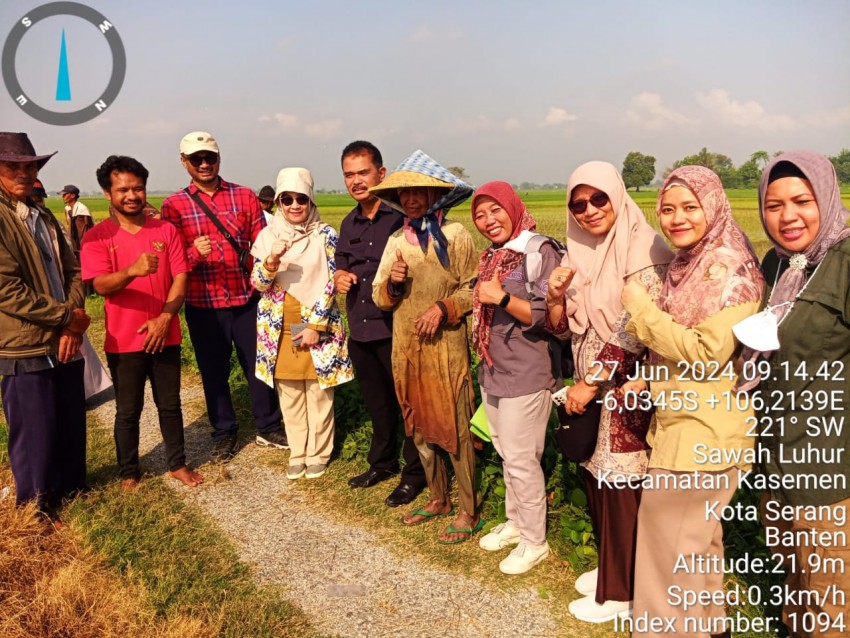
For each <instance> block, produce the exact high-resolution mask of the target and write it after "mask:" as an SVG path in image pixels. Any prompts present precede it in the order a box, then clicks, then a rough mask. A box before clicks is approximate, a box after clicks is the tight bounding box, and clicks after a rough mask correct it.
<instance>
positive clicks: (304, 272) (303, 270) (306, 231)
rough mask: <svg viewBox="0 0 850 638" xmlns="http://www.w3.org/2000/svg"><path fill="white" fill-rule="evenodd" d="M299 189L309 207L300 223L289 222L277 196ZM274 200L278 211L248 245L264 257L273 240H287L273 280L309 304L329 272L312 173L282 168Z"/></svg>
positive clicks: (323, 225)
mask: <svg viewBox="0 0 850 638" xmlns="http://www.w3.org/2000/svg"><path fill="white" fill-rule="evenodd" d="M286 192H290V193H300V194H302V195H306V196H307V197H309V198H310V204H309V206H310V210H309V213H308V215H307V219H306V221H305V222H304V223H303V224H292V223H290V222H289V220H288V219H286V217H285V216H284V214H283V206H282V204H280V202H279V199H280V196H281V195H282V194H283V193H286ZM275 201H276V202H278V207H277V212H275V214H274V217H272V220H271V223H269V225H268V226H266V227H265V228H264V229H263V230H261V231H260V234H259V235H257V240H256V241H255V242H254V245H253V246H252V247H251V254H252V255H254V257H256V258H257V259H261V260H264V259H265V258H266V257H268V256H269V255H270V254H271V251H272V246H273V245H274V243H275V242H276V241H285V242H287V243H289V250H287V251H286V253H284V255H283V256H282V257H281V258H280V266H279V267H278V270H277V275H275V282H277V284H278V285H279V286H280V287H281V288H282V289H283V290H285V291H286V292H287V293H288V294H291V295H292V296H294V297H295V298H296V299H297V300H298V301H300V302H301V305H302V306H306V307H308V308H312V307H313V305H314V304H315V303H316V301H318V299H319V298H320V297H321V296H322V294H323V293H324V291H325V287H326V286H327V285H328V281H330V278H331V273H330V267H329V266H328V257H327V252H326V251H325V242H324V240H323V239H322V237H321V235H320V234H319V231H320V230H321V229H322V228H323V227H325V226H326V225H327V224H325V223H324V222H322V221H321V220H320V219H319V210H318V208H316V203H315V201H314V199H313V176H312V175H311V174H310V171H308V170H307V169H306V168H284V169H281V171H280V172H279V173H278V174H277V182H276V187H275Z"/></svg>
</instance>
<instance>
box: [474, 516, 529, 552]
mask: <svg viewBox="0 0 850 638" xmlns="http://www.w3.org/2000/svg"><path fill="white" fill-rule="evenodd" d="M517 543H519V530H518V529H517V528H516V527H514V526H513V525H511V524H510V522H507V523H499V524H498V525H496V527H494V528H493V529H491V530H490V531H489V533H487V534H485V535H484V536H482V537H481V539H480V540H479V541H478V547H480V548H481V549H483V550H486V551H488V552H498V551H499V550H500V549H505V547H510V546H511V545H516V544H517Z"/></svg>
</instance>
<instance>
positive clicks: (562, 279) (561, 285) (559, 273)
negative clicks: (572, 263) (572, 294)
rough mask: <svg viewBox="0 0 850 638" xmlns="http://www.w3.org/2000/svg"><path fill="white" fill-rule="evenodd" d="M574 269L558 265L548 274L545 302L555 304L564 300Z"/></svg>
mask: <svg viewBox="0 0 850 638" xmlns="http://www.w3.org/2000/svg"><path fill="white" fill-rule="evenodd" d="M573 275H575V271H574V270H573V269H572V268H565V267H564V266H558V267H557V268H555V269H554V270H553V271H552V273H551V274H550V275H549V283H548V287H547V289H546V303H549V304H556V303H561V302H563V300H564V295H565V294H566V292H567V287H568V286H569V285H570V282H572V280H573Z"/></svg>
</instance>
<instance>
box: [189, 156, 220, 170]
mask: <svg viewBox="0 0 850 638" xmlns="http://www.w3.org/2000/svg"><path fill="white" fill-rule="evenodd" d="M184 157H185V158H186V159H187V160H189V163H190V164H191V165H192V166H194V167H195V168H198V167H199V166H200V165H201V164H203V163H204V162H206V163H207V164H209V165H210V166H214V165H215V164H217V163H218V153H192V154H191V155H185V156H184Z"/></svg>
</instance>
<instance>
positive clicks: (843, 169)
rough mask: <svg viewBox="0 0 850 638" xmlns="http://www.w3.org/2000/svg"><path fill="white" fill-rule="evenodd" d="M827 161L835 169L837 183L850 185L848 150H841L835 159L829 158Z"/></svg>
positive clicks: (849, 155)
mask: <svg viewBox="0 0 850 638" xmlns="http://www.w3.org/2000/svg"><path fill="white" fill-rule="evenodd" d="M829 161H830V162H832V165H833V166H834V167H835V172H836V173H837V174H838V181H839V182H841V183H842V184H850V149H847V148H842V149H841V152H840V153H839V154H838V155H836V156H835V157H830V158H829Z"/></svg>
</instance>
